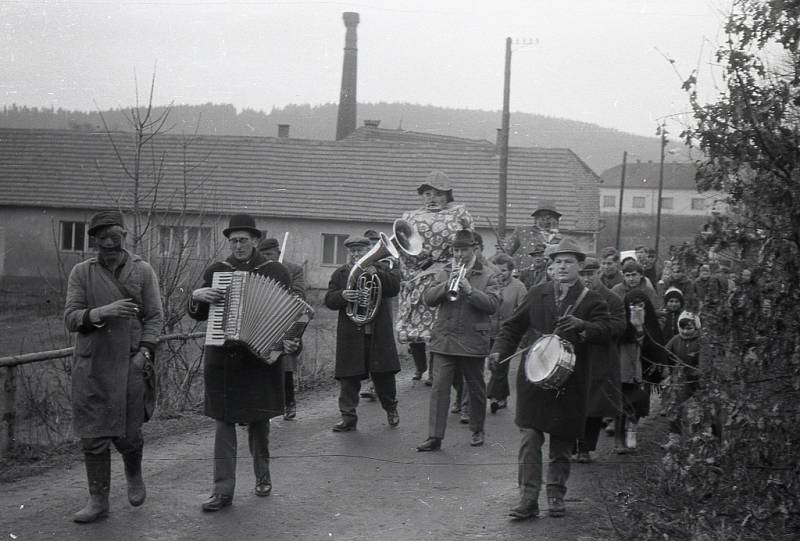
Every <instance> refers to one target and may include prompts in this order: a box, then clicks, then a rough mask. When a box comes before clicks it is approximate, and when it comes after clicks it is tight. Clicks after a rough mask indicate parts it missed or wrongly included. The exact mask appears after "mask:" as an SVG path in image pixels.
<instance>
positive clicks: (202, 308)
mask: <svg viewBox="0 0 800 541" xmlns="http://www.w3.org/2000/svg"><path fill="white" fill-rule="evenodd" d="M222 234H223V235H225V237H226V238H227V239H228V243H229V244H230V247H231V255H230V256H229V257H228V258H227V259H225V260H223V261H217V262H215V263H212V264H211V265H210V266H209V267H207V268H206V269H205V271H204V272H203V284H202V286H201V287H199V288H197V289H195V290H194V291H193V292H192V296H191V298H190V299H189V310H188V314H189V316H190V317H192V318H193V319H196V320H198V321H204V320H206V319H208V312H209V306H210V305H211V304H215V303H217V302H220V301H221V300H223V298H224V297H225V291H224V290H223V289H221V288H214V287H212V284H213V279H214V273H215V272H232V271H245V272H249V273H253V274H259V275H261V276H266V277H269V278H272V279H273V280H275V281H276V282H277V283H279V284H281V285H282V286H283V287H285V288H286V289H287V290H289V288H290V287H291V278H290V277H289V272H288V271H287V270H286V268H285V267H284V266H283V265H281V264H280V263H278V262H277V261H267V259H266V258H264V256H262V255H261V254H260V253H259V252H258V250H257V247H258V241H259V239H260V238H261V231H260V230H259V229H257V228H256V224H255V219H254V218H253V217H252V216H250V215H248V214H236V215H233V216H231V218H230V222H229V224H228V227H227V228H226V229H224V230H223V231H222ZM283 347H284V353H295V352H296V351H297V348H298V347H299V340H293V341H288V340H287V341H284V343H283ZM204 358H205V364H204V367H203V379H204V381H205V402H204V406H203V408H204V413H205V415H206V416H207V417H211V418H212V419H214V420H215V421H216V431H215V434H214V480H213V488H212V494H211V497H209V498H208V500H206V501H205V502H203V504H202V510H203V511H205V512H214V511H219V510H221V509H223V508H224V507H228V506H229V505H231V504H232V503H233V493H234V489H235V487H236V457H237V454H236V447H237V438H236V425H237V424H244V425H246V426H247V437H248V442H249V447H250V454H251V456H252V457H253V470H254V473H255V480H256V482H255V490H254V492H255V495H256V496H260V497H266V496H269V495H270V493H271V492H272V478H271V476H270V471H269V428H270V426H269V421H270V419H271V418H272V417H277V416H279V415H283V413H284V389H283V381H284V377H283V366H282V364H283V363H282V362H281V361H280V359H279V360H278V361H277V362H274V363H272V364H267V363H266V362H264V361H263V360H261V359H259V358H258V357H257V356H256V355H255V354H253V353H252V352H251V351H250V350H249V349H248V348H247V347H246V346H244V345H242V344H227V343H226V344H223V345H221V346H212V345H207V346H205V348H204Z"/></svg>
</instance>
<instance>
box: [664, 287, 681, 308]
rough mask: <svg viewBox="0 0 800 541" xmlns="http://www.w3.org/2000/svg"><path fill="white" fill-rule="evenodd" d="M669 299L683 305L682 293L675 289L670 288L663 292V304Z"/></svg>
mask: <svg viewBox="0 0 800 541" xmlns="http://www.w3.org/2000/svg"><path fill="white" fill-rule="evenodd" d="M670 299H678V300H679V301H681V304H683V292H681V290H680V289H678V288H677V287H670V288H669V289H667V290H666V291H665V292H664V304H667V301H668V300H670Z"/></svg>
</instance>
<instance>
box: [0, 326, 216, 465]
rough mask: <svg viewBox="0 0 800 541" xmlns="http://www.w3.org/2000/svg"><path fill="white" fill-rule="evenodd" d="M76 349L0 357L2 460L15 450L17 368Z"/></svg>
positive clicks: (162, 339)
mask: <svg viewBox="0 0 800 541" xmlns="http://www.w3.org/2000/svg"><path fill="white" fill-rule="evenodd" d="M203 336H205V332H204V331H203V332H193V333H188V334H166V335H163V336H159V337H158V341H159V342H167V341H170V340H182V341H186V340H191V339H194V338H201V337H203ZM73 350H74V348H71V347H69V348H64V349H55V350H50V351H39V352H36V353H25V354H22V355H11V356H9V357H0V458H3V457H6V456H8V455H9V453H11V451H12V450H13V448H14V442H15V429H16V418H17V413H16V400H17V367H18V366H20V365H23V364H30V363H38V362H43V361H51V360H53V359H63V358H64V357H71V356H72V352H73Z"/></svg>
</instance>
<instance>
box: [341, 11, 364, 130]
mask: <svg viewBox="0 0 800 541" xmlns="http://www.w3.org/2000/svg"><path fill="white" fill-rule="evenodd" d="M342 18H343V19H344V26H345V27H346V28H347V34H346V35H345V38H344V62H343V63H342V91H341V93H340V94H339V116H338V118H337V120H336V140H337V141H338V140H339V139H344V138H345V137H347V136H348V135H350V134H351V133H353V132H354V131H355V129H356V84H357V81H358V77H357V76H358V47H357V38H356V27H357V26H358V22H359V17H358V13H353V12H349V11H348V12H345V13H343V14H342Z"/></svg>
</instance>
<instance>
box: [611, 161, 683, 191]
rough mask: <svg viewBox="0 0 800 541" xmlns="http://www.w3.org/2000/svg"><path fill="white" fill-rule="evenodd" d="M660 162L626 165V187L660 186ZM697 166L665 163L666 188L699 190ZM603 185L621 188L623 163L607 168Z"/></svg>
mask: <svg viewBox="0 0 800 541" xmlns="http://www.w3.org/2000/svg"><path fill="white" fill-rule="evenodd" d="M660 166H661V164H660V163H659V162H650V161H649V162H635V163H630V162H629V163H627V164H626V165H625V187H626V188H651V189H652V188H658V177H659V174H660V172H659V168H660ZM696 174H697V168H696V167H695V165H694V164H693V163H677V162H667V163H665V164H664V188H666V189H670V190H694V191H697V183H696V182H695V180H694V178H695V175H696ZM600 176H601V177H602V178H603V187H605V188H619V185H620V181H621V180H622V164H620V165H615V166H614V167H612V168H611V169H606V170H605V171H604V172H603V174H602V175H600Z"/></svg>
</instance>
